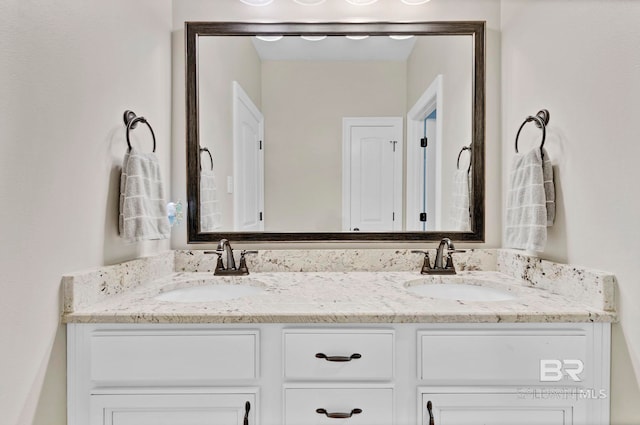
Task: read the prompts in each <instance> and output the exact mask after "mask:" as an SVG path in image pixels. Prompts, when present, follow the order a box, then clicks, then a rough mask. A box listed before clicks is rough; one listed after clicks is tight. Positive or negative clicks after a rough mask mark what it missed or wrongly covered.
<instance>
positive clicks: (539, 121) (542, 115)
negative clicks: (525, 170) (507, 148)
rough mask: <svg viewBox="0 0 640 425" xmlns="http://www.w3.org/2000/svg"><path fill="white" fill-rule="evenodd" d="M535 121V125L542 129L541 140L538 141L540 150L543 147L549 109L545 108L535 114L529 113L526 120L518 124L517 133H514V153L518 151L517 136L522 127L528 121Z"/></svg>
mask: <svg viewBox="0 0 640 425" xmlns="http://www.w3.org/2000/svg"><path fill="white" fill-rule="evenodd" d="M532 121H533V123H535V125H536V127H538V128H539V129H541V130H542V142H541V143H540V151H542V148H543V147H544V141H545V139H546V138H547V124H549V111H547V110H546V109H542V110H540V111H539V112H538V113H537V114H536V115H535V116H531V115H529V116H528V117H527V119H526V120H524V122H523V123H522V124H521V125H520V128H519V129H518V134H516V153H518V138H519V137H520V132H521V131H522V128H523V127H524V126H525V125H526V124H527V123H529V122H532Z"/></svg>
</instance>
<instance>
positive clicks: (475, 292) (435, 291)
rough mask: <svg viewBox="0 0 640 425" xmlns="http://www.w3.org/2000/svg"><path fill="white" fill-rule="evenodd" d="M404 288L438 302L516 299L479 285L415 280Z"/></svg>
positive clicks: (498, 290) (505, 292) (499, 290)
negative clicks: (438, 300)
mask: <svg viewBox="0 0 640 425" xmlns="http://www.w3.org/2000/svg"><path fill="white" fill-rule="evenodd" d="M405 287H406V288H407V290H408V291H410V292H413V293H414V294H417V295H421V296H424V297H429V298H436V299H440V300H458V301H508V300H513V299H515V298H516V297H515V295H513V294H512V293H510V292H509V291H506V290H503V289H498V288H492V287H489V286H482V285H479V284H467V283H435V282H430V281H428V280H425V279H417V280H411V281H409V282H406V283H405Z"/></svg>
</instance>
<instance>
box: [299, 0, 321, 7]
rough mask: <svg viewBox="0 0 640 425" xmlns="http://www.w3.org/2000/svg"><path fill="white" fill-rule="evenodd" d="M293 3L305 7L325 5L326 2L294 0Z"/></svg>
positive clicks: (319, 0)
mask: <svg viewBox="0 0 640 425" xmlns="http://www.w3.org/2000/svg"><path fill="white" fill-rule="evenodd" d="M293 1H295V2H296V3H298V4H301V5H303V6H317V5H319V4H322V3H324V2H325V1H326V0H293Z"/></svg>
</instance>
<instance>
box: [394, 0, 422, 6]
mask: <svg viewBox="0 0 640 425" xmlns="http://www.w3.org/2000/svg"><path fill="white" fill-rule="evenodd" d="M400 1H401V2H402V3H404V4H409V5H411V6H416V5H418V4H425V3H429V0H400Z"/></svg>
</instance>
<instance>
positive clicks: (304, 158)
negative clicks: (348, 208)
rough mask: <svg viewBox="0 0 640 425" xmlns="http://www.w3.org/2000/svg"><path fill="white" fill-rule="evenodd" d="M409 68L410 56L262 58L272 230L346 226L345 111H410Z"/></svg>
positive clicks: (401, 113) (268, 207)
mask: <svg viewBox="0 0 640 425" xmlns="http://www.w3.org/2000/svg"><path fill="white" fill-rule="evenodd" d="M406 75H407V72H406V62H404V61H396V62H390V61H358V62H355V61H353V62H352V61H328V62H327V61H323V62H310V61H264V62H263V63H262V79H263V80H262V81H263V85H262V90H263V91H262V99H263V103H262V112H263V113H264V117H265V139H266V140H267V141H268V144H269V145H268V146H269V147H268V149H266V150H265V214H266V217H268V220H267V221H266V230H268V231H280V232H292V231H294V232H295V231H306V232H317V231H322V232H340V231H341V229H342V216H341V214H342V210H341V208H342V189H341V185H342V175H341V173H342V172H341V170H342V118H343V117H355V116H361V117H367V116H369V117H370V116H377V117H380V116H404V115H405V108H406ZM283 94H286V95H285V96H283Z"/></svg>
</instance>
